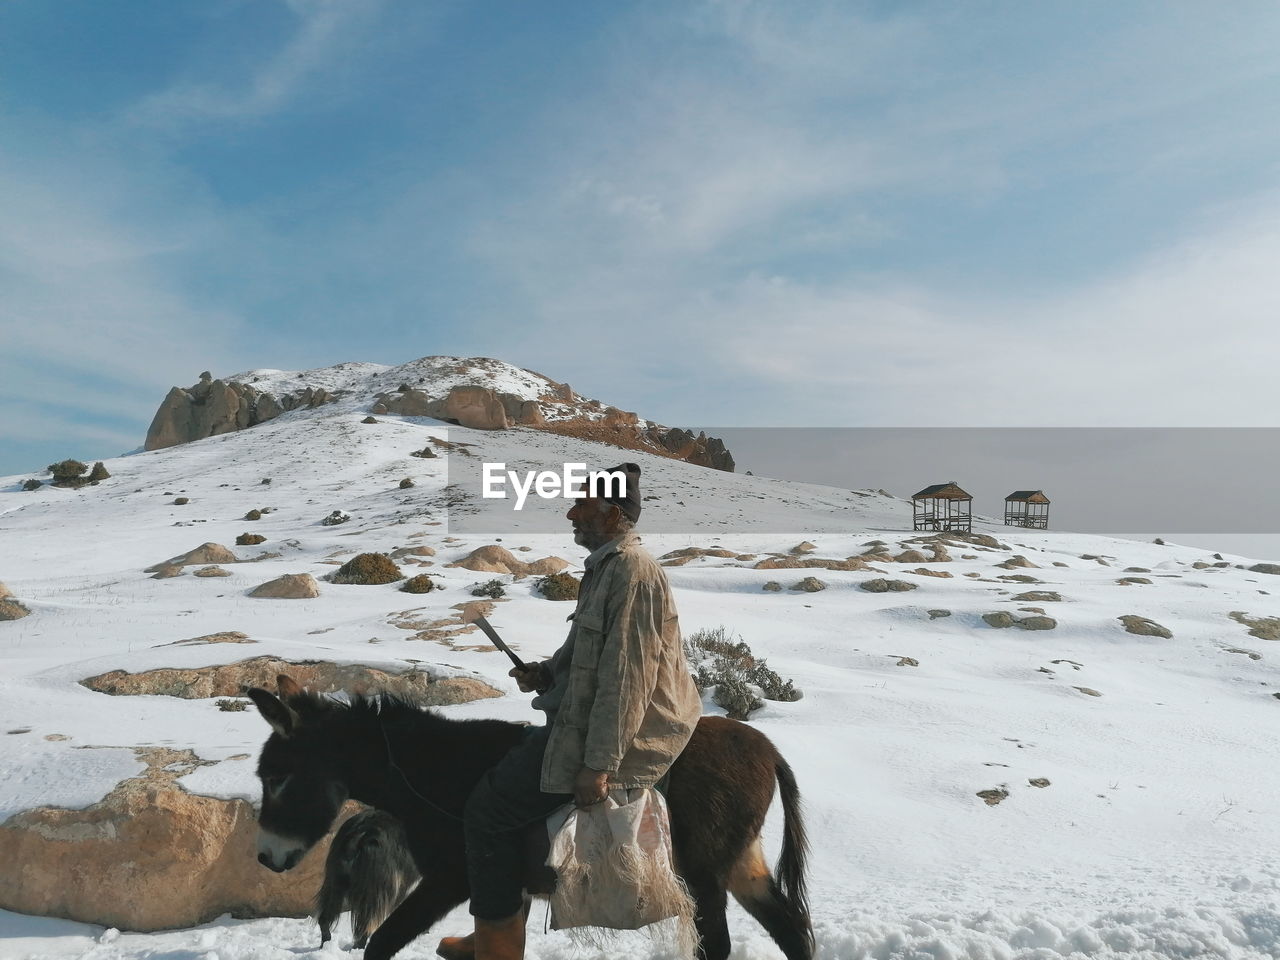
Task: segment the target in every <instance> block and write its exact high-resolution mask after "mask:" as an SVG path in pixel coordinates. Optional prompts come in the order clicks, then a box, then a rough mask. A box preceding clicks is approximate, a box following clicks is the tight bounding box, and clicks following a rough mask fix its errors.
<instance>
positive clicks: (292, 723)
mask: <svg viewBox="0 0 1280 960" xmlns="http://www.w3.org/2000/svg"><path fill="white" fill-rule="evenodd" d="M248 697H249V699H250V700H252V701H253V702H254V705H255V706H256V707H257V708H258V712H259V713H260V714H262V719H264V720H266V721H267V723H269V724H271V728H272V729H273V730H275V732H276V733H278V734H280V736H282V737H287V736H289V734H291V733H293V730H294V728H295V727H296V726H297V725H298V715H297V714H296V713H294V712H293V710H291V709H290V708H289V707H287V706H285V705H284V704H283V703H282V702H281V701H280V700H279V699H278V698H277V697H276V696H275V695H274V694H271V693H267V691H265V690H263V689H262V688H261V687H251V688H250V689H249V691H248Z"/></svg>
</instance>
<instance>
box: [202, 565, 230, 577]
mask: <svg viewBox="0 0 1280 960" xmlns="http://www.w3.org/2000/svg"><path fill="white" fill-rule="evenodd" d="M195 575H196V576H197V577H229V576H231V571H230V570H223V569H222V568H221V567H217V566H214V567H201V568H200V569H199V570H197V571H196V572H195Z"/></svg>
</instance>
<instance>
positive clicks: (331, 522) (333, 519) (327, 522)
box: [320, 510, 351, 527]
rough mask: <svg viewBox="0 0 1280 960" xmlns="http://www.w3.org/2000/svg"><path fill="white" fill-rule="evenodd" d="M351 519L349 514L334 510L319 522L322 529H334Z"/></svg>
mask: <svg viewBox="0 0 1280 960" xmlns="http://www.w3.org/2000/svg"><path fill="white" fill-rule="evenodd" d="M350 519H351V516H350V514H346V513H343V512H342V511H341V510H335V511H333V513H331V514H329V515H328V516H327V517H325V518H324V519H323V520H321V521H320V525H321V526H322V527H336V526H337V525H338V524H340V523H346V522H347V521H348V520H350Z"/></svg>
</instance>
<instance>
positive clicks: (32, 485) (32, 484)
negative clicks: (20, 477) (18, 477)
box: [22, 477, 44, 490]
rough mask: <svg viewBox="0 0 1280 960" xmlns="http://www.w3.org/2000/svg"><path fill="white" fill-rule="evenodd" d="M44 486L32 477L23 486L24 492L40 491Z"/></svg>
mask: <svg viewBox="0 0 1280 960" xmlns="http://www.w3.org/2000/svg"><path fill="white" fill-rule="evenodd" d="M43 486H44V484H43V483H41V482H40V481H39V480H37V479H36V478H35V477H32V478H31V479H30V480H28V481H27V482H26V483H24V484H23V485H22V489H23V490H39V489H40V488H41V487H43Z"/></svg>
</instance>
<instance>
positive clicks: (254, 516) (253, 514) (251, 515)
mask: <svg viewBox="0 0 1280 960" xmlns="http://www.w3.org/2000/svg"><path fill="white" fill-rule="evenodd" d="M244 518H245V519H246V520H261V519H262V511H261V510H250V511H249V512H248V513H246V514H245V515H244Z"/></svg>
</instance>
